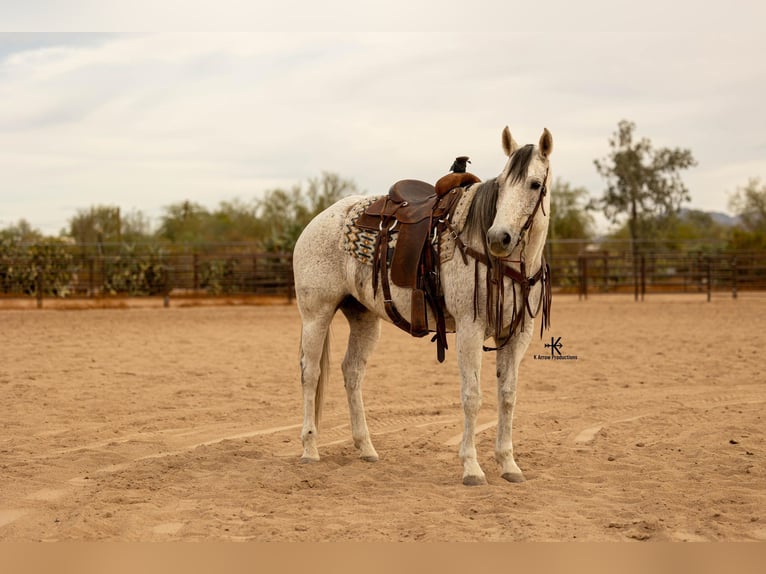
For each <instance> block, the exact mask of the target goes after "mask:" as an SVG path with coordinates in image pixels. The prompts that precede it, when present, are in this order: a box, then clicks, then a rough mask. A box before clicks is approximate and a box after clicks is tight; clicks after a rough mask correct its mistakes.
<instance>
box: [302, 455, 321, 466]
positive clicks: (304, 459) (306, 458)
mask: <svg viewBox="0 0 766 574" xmlns="http://www.w3.org/2000/svg"><path fill="white" fill-rule="evenodd" d="M314 462H319V459H318V458H311V457H309V456H302V457H301V464H312V463H314Z"/></svg>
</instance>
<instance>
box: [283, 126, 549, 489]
mask: <svg viewBox="0 0 766 574" xmlns="http://www.w3.org/2000/svg"><path fill="white" fill-rule="evenodd" d="M502 146H503V150H504V152H505V155H506V156H508V159H507V161H506V162H505V167H503V170H502V171H501V172H500V175H498V176H497V177H496V178H494V179H492V180H488V181H486V182H482V183H477V184H473V185H472V186H470V187H469V188H467V190H466V191H465V193H464V194H463V197H462V198H461V200H460V202H461V203H464V205H463V206H462V207H463V208H464V209H463V210H462V211H463V212H464V213H465V214H466V215H465V217H464V218H462V221H454V222H453V229H452V231H451V232H450V233H446V232H445V233H444V234H443V235H442V237H441V241H442V242H443V244H445V245H449V244H453V245H451V246H452V247H453V248H455V247H457V248H459V249H460V250H461V251H462V252H463V256H462V257H461V256H452V257H451V258H449V259H448V260H443V261H442V262H441V286H442V290H443V295H444V307H445V315H446V316H447V327H448V329H449V330H450V331H454V332H455V333H456V341H457V356H458V365H459V370H460V379H461V392H460V396H461V400H462V405H463V411H464V415H465V426H464V432H463V438H462V442H461V445H460V458H461V460H462V461H463V484H466V485H479V484H486V478H485V475H484V471H483V470H482V469H481V467H480V466H479V463H478V461H477V458H476V446H475V441H474V435H475V428H476V418H477V415H478V412H479V407H480V406H481V392H480V388H479V380H480V378H479V374H480V370H481V360H482V351H483V350H487V347H484V342H485V341H486V340H487V339H489V338H494V340H495V347H494V348H493V349H494V350H496V352H497V396H498V414H499V417H498V425H497V441H496V446H495V457H496V460H497V461H498V463H499V464H500V466H501V475H502V477H503V478H504V479H506V480H508V481H510V482H521V481H523V480H524V475H523V474H522V472H521V469H520V468H519V467H518V465H517V464H516V461H515V460H514V457H513V442H512V421H513V410H514V406H515V402H516V384H517V377H518V369H519V363H520V361H521V359H522V357H523V356H524V353H525V352H526V350H527V347H528V346H529V343H530V341H531V339H532V336H533V330H534V319H535V317H536V316H537V315H538V313H539V311H540V309H541V308H543V310H544V313H543V318H542V321H543V324H545V323H547V320H548V317H547V313H548V310H549V306H550V283H549V281H548V280H547V279H548V278H549V275H547V266H546V264H545V258H544V254H543V251H544V247H545V240H546V236H547V233H548V224H549V220H550V197H549V195H548V194H547V193H546V191H547V183H548V181H549V180H550V178H551V174H550V159H549V158H550V155H551V152H552V150H553V138H552V136H551V134H550V132H548V130H547V129H546V130H544V131H543V134H542V136H541V137H540V140H539V143H538V145H537V146H534V145H531V144H530V145H526V146H523V147H520V146H519V145H518V144H517V143H516V142H515V141H514V139H513V138H512V137H511V132H510V130H509V129H508V128H507V127H506V128H505V129H504V130H503V132H502ZM365 199H366V198H364V197H361V196H354V197H347V198H344V199H342V200H341V201H339V202H337V203H336V204H334V205H332V206H331V207H329V208H328V209H326V210H325V211H323V212H322V213H320V214H319V215H317V216H316V218H314V219H313V220H312V221H311V223H309V225H308V226H307V227H306V229H305V230H304V231H303V233H302V234H301V236H300V238H299V239H298V242H297V243H296V245H295V252H294V256H293V266H294V270H295V290H296V296H297V300H298V307H299V310H300V314H301V318H302V322H303V328H302V333H301V376H302V385H303V406H304V408H303V416H304V419H303V429H302V432H301V439H302V441H303V456H302V459H301V460H302V461H304V462H312V461H318V460H319V451H318V450H317V428H318V421H319V414H320V411H321V404H322V392H323V388H324V385H325V384H326V380H327V376H328V372H329V368H328V367H329V327H330V323H331V321H332V318H333V316H334V315H335V313H336V311H337V310H338V309H340V310H341V311H342V312H343V314H344V315H345V316H346V318H347V319H348V322H349V325H350V329H351V334H350V336H349V341H348V349H347V351H346V355H345V358H344V360H343V364H342V369H343V376H344V379H345V388H346V393H347V396H348V405H349V409H350V412H351V434H352V436H353V439H354V445H355V446H356V447H357V448H358V449H359V451H360V456H361V458H362V459H363V460H366V461H376V460H378V453H377V452H376V450H375V448H374V447H373V445H372V441H371V440H370V432H369V430H368V428H367V421H366V418H365V413H364V405H363V401H362V388H361V385H362V379H363V377H364V373H365V367H366V364H367V360H368V358H369V356H370V354H371V353H372V351H373V349H374V347H375V344H376V342H377V340H378V337H379V334H380V319H381V318H383V319H386V320H388V316H387V314H386V311H385V308H384V302H383V297H382V296H381V295H380V294H379V293H378V294H377V296H375V294H374V292H373V281H372V267H371V266H370V265H368V264H365V263H364V262H363V261H360V260H359V259H358V258H355V257H354V256H352V255H351V254H350V253H349V252H348V251H347V250H345V249H344V248H343V246H342V241H341V238H342V236H343V233H344V227H345V226H346V225H347V217H348V214H349V212H350V211H351V210H352V209H354V208H355V206H358V204H359V203H360V202H362V201H364V200H365ZM460 210H461V205H458V211H460ZM466 253H467V254H468V256H469V257H466V256H465V254H466ZM466 261H468V263H466ZM546 275H547V276H546ZM391 289H392V293H391V295H392V299H393V301H394V304H395V306H396V308H397V309H399V310H400V312H401V314H402V315H404V316H408V313H409V309H410V299H411V291H410V290H409V289H405V288H400V287H397V286H395V285H392V287H391ZM431 319H432V317H430V316H429V326H430V320H431Z"/></svg>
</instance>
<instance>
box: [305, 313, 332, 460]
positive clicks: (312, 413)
mask: <svg viewBox="0 0 766 574" xmlns="http://www.w3.org/2000/svg"><path fill="white" fill-rule="evenodd" d="M334 314H335V310H334V309H332V308H330V309H327V310H325V311H324V312H322V313H312V314H311V316H310V317H306V316H304V317H303V328H302V330H301V385H302V387H303V429H302V430H301V441H302V442H303V456H302V457H301V462H314V461H317V460H319V450H318V449H317V427H318V425H319V414H320V410H321V407H322V392H323V387H324V385H325V381H326V380H327V376H328V372H327V371H328V366H329V351H330V348H329V343H330V339H329V335H330V333H329V329H330V323H331V322H332V317H333V315H334Z"/></svg>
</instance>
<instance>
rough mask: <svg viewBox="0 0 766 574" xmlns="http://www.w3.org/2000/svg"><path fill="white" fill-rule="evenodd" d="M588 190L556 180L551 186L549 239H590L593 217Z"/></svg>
mask: <svg viewBox="0 0 766 574" xmlns="http://www.w3.org/2000/svg"><path fill="white" fill-rule="evenodd" d="M587 197H588V190H587V189H585V188H584V187H572V186H571V185H570V184H569V183H568V182H566V181H562V180H561V179H560V178H556V180H555V181H554V182H553V185H552V186H551V223H550V226H549V227H548V237H549V239H552V240H554V241H555V240H557V239H590V238H591V237H592V236H593V216H592V215H591V214H590V213H588V211H587V201H586V199H587Z"/></svg>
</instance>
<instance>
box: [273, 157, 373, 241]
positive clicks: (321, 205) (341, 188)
mask: <svg viewBox="0 0 766 574" xmlns="http://www.w3.org/2000/svg"><path fill="white" fill-rule="evenodd" d="M354 193H358V188H357V186H356V183H354V182H353V181H352V180H347V179H342V178H341V177H340V176H338V175H337V174H334V173H328V172H323V173H322V176H321V177H319V178H313V179H310V180H309V181H308V188H307V189H306V191H304V190H303V187H302V186H301V185H294V186H293V187H292V188H291V189H290V191H285V190H283V189H274V190H270V191H267V192H266V194H265V195H264V197H263V198H262V199H261V200H260V201H259V202H258V216H259V217H260V219H261V220H263V221H264V222H265V223H266V224H267V225H268V236H267V238H266V242H265V245H266V249H267V250H269V251H292V249H293V247H294V246H295V242H296V241H297V240H298V236H299V235H300V234H301V231H303V228H304V227H306V225H308V223H309V221H311V220H312V219H313V218H314V216H315V215H317V214H318V213H320V212H321V211H324V210H325V209H326V208H328V207H329V206H330V205H332V204H333V203H335V202H336V201H338V200H339V199H341V198H342V197H345V196H347V195H351V194H354Z"/></svg>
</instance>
